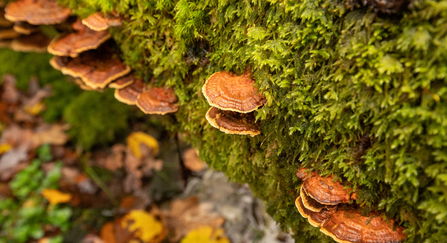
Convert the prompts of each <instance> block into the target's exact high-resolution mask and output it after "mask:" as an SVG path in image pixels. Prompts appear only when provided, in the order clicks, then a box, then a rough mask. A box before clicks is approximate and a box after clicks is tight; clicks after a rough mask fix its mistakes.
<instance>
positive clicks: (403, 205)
mask: <svg viewBox="0 0 447 243" xmlns="http://www.w3.org/2000/svg"><path fill="white" fill-rule="evenodd" d="M60 2H61V3H62V4H64V5H67V6H69V7H71V8H72V9H73V10H74V12H75V13H76V14H78V15H80V16H82V17H86V16H88V15H89V14H90V13H93V12H95V11H98V10H100V11H104V12H110V11H112V10H114V9H115V10H117V11H118V12H119V13H120V14H122V15H124V16H126V20H125V21H124V25H123V26H122V27H120V28H113V29H112V30H111V31H112V33H113V37H114V39H115V41H116V42H117V45H118V47H119V48H118V49H119V50H120V52H121V57H122V58H123V60H125V62H126V63H127V64H129V65H130V66H131V67H132V68H133V69H134V70H135V72H136V73H137V75H139V76H142V77H144V78H145V80H146V81H147V82H149V81H152V84H154V85H157V86H158V85H159V86H162V85H167V86H172V87H174V88H175V92H176V94H177V96H178V97H179V100H180V103H181V107H180V109H179V111H178V112H177V113H176V114H175V119H167V121H168V122H167V126H168V128H169V129H170V130H172V131H175V132H181V133H184V134H185V137H186V138H187V139H188V140H189V141H190V142H192V143H193V145H194V146H196V147H198V148H199V149H200V155H201V157H202V159H204V160H205V161H206V162H207V163H208V164H209V165H211V166H212V167H213V168H216V169H218V170H222V171H224V172H225V173H226V174H227V175H228V176H229V177H230V178H231V179H232V180H235V181H238V182H243V183H245V182H246V183H249V184H250V186H251V188H252V189H253V191H254V192H255V193H256V194H257V195H258V196H259V197H261V198H262V199H264V200H265V202H266V205H267V206H268V212H269V213H270V214H271V215H273V217H274V218H275V220H277V221H278V222H280V223H281V225H282V226H283V227H284V229H290V230H292V231H293V232H294V233H295V236H296V239H297V242H332V240H331V239H330V238H329V237H327V236H325V235H323V234H321V233H320V232H319V231H318V229H317V228H314V227H312V226H310V225H309V224H308V223H307V221H306V220H305V219H303V218H302V217H301V216H300V215H299V214H298V211H297V210H296V208H295V206H294V201H295V198H296V197H297V196H298V194H299V190H298V189H299V186H300V181H299V180H298V178H296V176H295V173H296V171H297V168H298V167H299V166H305V167H307V168H312V169H314V170H317V171H318V172H319V173H321V174H323V175H328V174H332V175H334V176H335V177H336V178H338V179H339V180H341V181H343V182H349V183H350V184H351V186H352V187H353V188H355V189H356V190H357V191H358V200H357V202H358V203H361V204H362V205H363V207H364V210H365V212H367V211H369V210H381V211H382V212H383V213H384V214H385V215H386V216H387V217H389V218H394V219H395V220H397V221H398V222H399V223H400V224H402V225H403V226H405V227H406V231H405V233H406V234H407V235H408V242H446V241H447V238H446V235H447V189H446V188H447V1H445V0H444V1H430V0H421V1H418V0H414V1H412V2H410V3H409V4H408V5H405V7H403V8H402V9H401V10H399V11H397V13H393V14H385V13H382V12H376V11H375V10H374V9H371V8H369V7H368V6H363V5H362V4H357V5H356V4H353V5H352V4H351V6H353V7H352V8H348V7H347V6H348V4H347V3H346V2H345V1H339V0H314V1H312V0H301V1H290V0H285V1H275V0H270V1H265V0H246V1H241V0H228V1H223V0H220V1H217V0H204V1H192V0H179V1H175V0H162V1H155V0H145V1H143V0H121V1H120V0H61V1H60ZM350 2H353V1H350ZM359 2H363V1H359ZM367 2H379V1H367ZM382 2H383V1H382ZM385 2H393V1H385ZM247 68H251V72H252V77H253V78H254V79H255V80H256V85H257V86H258V87H259V88H260V90H262V92H263V93H264V95H265V96H266V98H267V100H268V104H267V105H265V106H264V107H263V108H261V109H259V110H258V111H257V112H256V116H257V118H258V120H260V121H261V123H262V128H261V129H262V132H261V135H258V136H256V137H254V138H251V137H249V136H238V135H227V134H224V133H222V132H220V131H218V130H217V129H215V128H213V127H211V126H210V125H209V124H208V123H207V121H206V119H205V113H206V111H207V110H208V108H209V105H208V103H207V102H206V100H205V98H204V97H203V95H202V93H201V87H202V85H203V84H204V82H205V80H206V79H207V77H209V76H210V75H211V74H212V73H214V72H218V71H222V70H226V71H232V72H235V73H237V74H241V73H243V72H244V71H245V70H247ZM309 240H310V241H309Z"/></svg>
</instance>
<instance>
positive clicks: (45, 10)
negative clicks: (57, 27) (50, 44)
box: [5, 0, 71, 25]
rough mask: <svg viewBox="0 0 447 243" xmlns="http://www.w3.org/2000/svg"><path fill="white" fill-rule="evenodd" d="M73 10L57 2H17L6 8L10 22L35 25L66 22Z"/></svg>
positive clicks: (25, 0)
mask: <svg viewBox="0 0 447 243" xmlns="http://www.w3.org/2000/svg"><path fill="white" fill-rule="evenodd" d="M70 13H71V10H70V9H69V8H64V7H62V6H60V5H59V4H57V1H56V0H17V1H15V2H11V3H9V4H8V5H7V6H6V8H5V18H6V19H7V20H9V21H12V22H16V21H26V22H28V23H30V24H33V25H41V24H44V25H51V24H59V23H62V22H64V21H65V20H66V19H67V18H68V16H70Z"/></svg>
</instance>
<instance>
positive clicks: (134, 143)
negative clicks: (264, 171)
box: [126, 132, 158, 159]
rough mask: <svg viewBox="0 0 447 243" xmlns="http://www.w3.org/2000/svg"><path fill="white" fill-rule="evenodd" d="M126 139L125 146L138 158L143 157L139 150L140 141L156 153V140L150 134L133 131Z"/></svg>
mask: <svg viewBox="0 0 447 243" xmlns="http://www.w3.org/2000/svg"><path fill="white" fill-rule="evenodd" d="M126 141H127V147H129V149H130V150H131V151H132V152H133V154H134V155H135V156H136V157H137V158H139V159H141V158H142V157H143V155H142V153H141V150H140V144H141V143H144V144H146V145H147V146H148V147H150V148H152V149H153V151H154V154H155V155H156V154H157V153H158V142H157V140H156V139H155V138H154V137H152V136H151V135H149V134H146V133H144V132H133V133H131V134H130V135H129V136H128V137H127V140H126Z"/></svg>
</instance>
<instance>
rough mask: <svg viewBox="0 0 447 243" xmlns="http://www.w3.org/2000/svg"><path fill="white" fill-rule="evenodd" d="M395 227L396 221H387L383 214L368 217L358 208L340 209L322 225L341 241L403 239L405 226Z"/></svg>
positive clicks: (328, 232)
mask: <svg viewBox="0 0 447 243" xmlns="http://www.w3.org/2000/svg"><path fill="white" fill-rule="evenodd" d="M393 227H394V221H393V220H390V222H389V223H387V222H386V221H385V220H384V219H383V218H382V216H381V215H376V214H370V216H369V217H366V216H363V215H362V214H361V213H360V210H357V209H342V210H340V209H339V210H337V212H334V213H333V214H332V215H331V216H330V217H329V218H328V219H327V220H326V221H325V222H324V223H323V224H322V225H321V228H320V231H321V232H323V233H324V234H326V235H328V236H330V237H332V239H334V240H335V241H336V242H341V243H347V242H368V243H369V242H401V241H403V240H404V239H405V238H406V236H405V234H404V233H403V231H404V228H403V227H402V226H398V227H396V229H395V230H393Z"/></svg>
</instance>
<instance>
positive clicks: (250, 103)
mask: <svg viewBox="0 0 447 243" xmlns="http://www.w3.org/2000/svg"><path fill="white" fill-rule="evenodd" d="M254 83H255V81H254V80H252V79H250V74H244V75H241V76H237V75H234V74H232V73H229V72H226V71H222V72H218V73H214V74H212V75H211V76H210V77H209V78H208V79H207V80H206V82H205V84H204V85H203V87H202V92H203V95H204V96H205V97H206V99H207V100H208V103H209V104H210V105H211V106H214V107H217V108H219V109H222V110H229V111H235V112H240V113H248V112H252V111H254V110H256V109H257V108H258V107H260V106H262V105H264V104H265V103H266V99H265V98H264V96H262V95H261V94H259V93H258V89H257V88H256V87H254Z"/></svg>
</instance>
